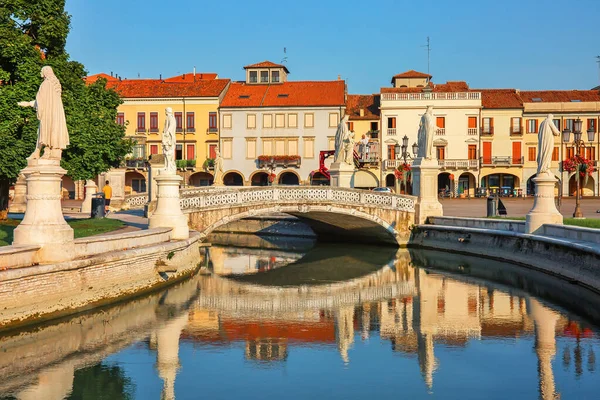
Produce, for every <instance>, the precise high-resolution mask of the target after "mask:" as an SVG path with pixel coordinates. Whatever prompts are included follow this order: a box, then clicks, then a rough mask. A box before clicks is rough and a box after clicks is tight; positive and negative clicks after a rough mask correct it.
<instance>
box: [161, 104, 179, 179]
mask: <svg viewBox="0 0 600 400" xmlns="http://www.w3.org/2000/svg"><path fill="white" fill-rule="evenodd" d="M165 114H166V119H165V129H164V130H163V137H162V149H163V154H164V156H165V173H166V174H172V175H175V174H176V171H177V166H176V165H175V128H176V127H177V122H176V121H175V116H174V115H173V109H172V108H171V107H167V108H166V109H165Z"/></svg>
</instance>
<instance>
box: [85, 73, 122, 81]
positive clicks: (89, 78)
mask: <svg viewBox="0 0 600 400" xmlns="http://www.w3.org/2000/svg"><path fill="white" fill-rule="evenodd" d="M100 78H104V79H106V80H107V81H108V82H114V81H118V80H119V78H115V77H114V76H110V75H108V74H105V73H104V72H101V73H99V74H96V75H90V76H86V77H85V78H83V80H84V81H85V83H94V82H96V81H97V80H98V79H100Z"/></svg>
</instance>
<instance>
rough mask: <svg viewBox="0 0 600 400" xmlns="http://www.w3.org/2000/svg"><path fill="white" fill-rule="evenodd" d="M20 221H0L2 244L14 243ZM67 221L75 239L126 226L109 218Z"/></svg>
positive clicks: (0, 244) (0, 239) (0, 242)
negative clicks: (15, 232)
mask: <svg viewBox="0 0 600 400" xmlns="http://www.w3.org/2000/svg"><path fill="white" fill-rule="evenodd" d="M20 222H21V221H20V220H16V219H7V220H5V221H0V246H8V245H10V244H11V243H12V241H13V231H14V230H15V228H16V227H17V225H19V223H20ZM67 223H68V224H69V225H70V226H71V228H73V232H74V234H75V239H77V238H81V237H86V236H93V235H99V234H101V233H106V232H111V231H114V230H117V229H119V228H122V227H124V226H125V224H124V223H123V222H121V221H119V220H116V219H108V218H101V219H96V218H93V219H92V218H90V219H76V220H71V221H68V222H67Z"/></svg>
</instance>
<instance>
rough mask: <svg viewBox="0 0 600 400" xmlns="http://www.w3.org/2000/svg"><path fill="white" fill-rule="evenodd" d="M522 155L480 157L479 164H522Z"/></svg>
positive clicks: (508, 165) (505, 165) (507, 165)
mask: <svg viewBox="0 0 600 400" xmlns="http://www.w3.org/2000/svg"><path fill="white" fill-rule="evenodd" d="M523 161H524V157H516V158H515V157H511V156H504V157H481V165H482V166H483V165H486V166H487V165H491V166H504V167H510V166H519V165H523Z"/></svg>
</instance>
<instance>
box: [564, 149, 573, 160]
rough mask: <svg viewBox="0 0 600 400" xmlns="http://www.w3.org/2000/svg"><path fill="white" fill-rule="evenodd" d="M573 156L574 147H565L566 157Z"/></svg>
mask: <svg viewBox="0 0 600 400" xmlns="http://www.w3.org/2000/svg"><path fill="white" fill-rule="evenodd" d="M574 156H575V147H567V157H566V159H567V160H568V159H569V158H573V157H574Z"/></svg>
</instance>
